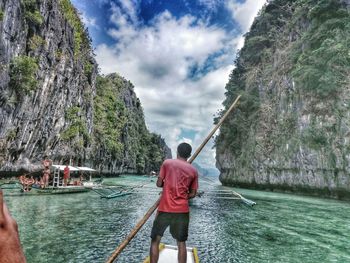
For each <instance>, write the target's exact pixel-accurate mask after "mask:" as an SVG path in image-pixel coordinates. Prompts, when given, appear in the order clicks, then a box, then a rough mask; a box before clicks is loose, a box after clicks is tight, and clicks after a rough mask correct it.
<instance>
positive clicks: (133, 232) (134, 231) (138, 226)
mask: <svg viewBox="0 0 350 263" xmlns="http://www.w3.org/2000/svg"><path fill="white" fill-rule="evenodd" d="M240 97H241V95H238V97H237V98H236V100H235V101H234V102H233V103H232V105H231V107H230V108H229V109H228V110H227V111H226V113H225V114H224V116H222V118H221V119H220V121H219V122H218V124H216V126H215V127H214V129H213V130H212V131H211V132H210V133H209V135H208V136H207V138H205V140H204V141H203V142H202V144H201V145H200V146H199V147H198V149H197V150H196V151H195V153H194V154H193V155H192V157H191V158H190V159H189V160H188V162H189V163H192V162H193V161H194V159H196V157H197V156H198V154H199V153H200V152H201V151H202V149H203V148H204V146H205V145H206V144H207V142H208V141H209V140H210V138H211V137H212V136H213V135H214V133H215V132H216V131H217V129H219V128H220V126H221V124H222V123H223V122H224V120H225V119H226V118H227V116H228V115H229V114H230V112H231V111H232V110H233V109H234V108H235V107H236V104H237V103H238V100H239V99H240ZM239 197H240V198H241V199H242V201H245V198H243V197H242V196H241V195H239ZM160 198H161V197H159V198H158V200H157V201H156V202H155V203H154V205H153V206H152V207H151V208H150V209H148V211H147V213H146V214H145V215H144V216H143V218H142V219H141V220H140V221H139V222H138V223H137V224H136V226H135V227H134V228H133V229H132V230H131V232H130V234H129V235H128V236H127V237H126V238H125V239H124V241H123V242H122V243H121V244H120V245H119V246H118V247H117V248H116V249H115V250H114V252H113V254H112V255H111V256H110V257H109V259H108V260H107V261H106V263H113V262H114V260H115V259H116V258H117V257H118V256H119V254H120V253H121V252H122V251H123V249H124V248H125V247H126V246H127V245H128V244H129V243H130V241H131V240H132V239H133V238H134V236H135V235H136V234H137V232H139V230H140V229H141V227H142V226H143V225H144V224H145V223H146V221H147V220H148V219H149V218H150V217H151V215H152V214H153V212H154V211H155V210H156V209H157V207H158V205H159V202H160ZM246 200H247V199H246ZM249 201H250V200H249ZM251 202H253V201H251Z"/></svg>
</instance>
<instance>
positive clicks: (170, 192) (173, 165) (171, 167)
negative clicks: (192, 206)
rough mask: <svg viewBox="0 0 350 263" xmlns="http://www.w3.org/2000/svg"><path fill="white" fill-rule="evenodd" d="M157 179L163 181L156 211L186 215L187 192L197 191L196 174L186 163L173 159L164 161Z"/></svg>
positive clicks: (194, 169)
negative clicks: (160, 197)
mask: <svg viewBox="0 0 350 263" xmlns="http://www.w3.org/2000/svg"><path fill="white" fill-rule="evenodd" d="M159 177H160V178H162V180H163V181H164V185H163V194H162V199H161V201H160V204H159V207H158V210H159V211H162V212H169V213H187V212H189V207H188V192H189V190H190V189H195V190H197V189H198V173H197V170H196V168H194V167H193V166H192V165H191V164H189V163H188V162H186V161H184V160H181V159H175V160H166V161H164V163H163V165H162V167H161V170H160V173H159Z"/></svg>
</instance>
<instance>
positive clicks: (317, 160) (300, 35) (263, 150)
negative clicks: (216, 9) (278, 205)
mask: <svg viewBox="0 0 350 263" xmlns="http://www.w3.org/2000/svg"><path fill="white" fill-rule="evenodd" d="M349 6H350V1H348V0H346V1H341V0H315V1H311V0H294V1H286V0H274V1H269V2H268V4H267V5H266V6H265V7H264V8H263V10H262V11H261V12H260V14H259V16H258V17H257V18H256V19H255V22H254V23H253V25H252V27H251V29H250V32H249V33H247V35H246V39H245V45H244V47H243V48H242V50H241V51H240V52H239V55H238V57H237V59H236V63H235V64H236V67H235V69H234V70H233V71H232V73H231V75H230V80H229V82H228V83H227V85H226V90H227V92H226V100H225V102H224V105H225V107H226V108H227V107H228V106H229V104H230V103H231V102H232V101H233V99H234V98H235V97H236V96H237V95H238V94H241V95H242V100H241V103H240V106H239V107H238V109H237V110H236V112H235V113H234V114H231V115H230V118H229V120H228V122H226V123H225V124H224V125H223V127H222V128H221V132H220V134H219V136H218V137H217V140H216V147H217V148H216V149H217V167H218V168H219V170H220V171H221V175H220V180H221V182H222V183H223V184H225V185H235V186H242V187H251V188H258V189H270V190H287V191H293V192H302V193H312V194H320V195H324V196H333V197H338V198H349V197H350V174H349V172H350V163H349V161H350V137H349V136H350V128H349V127H350V123H349V116H350V106H349V105H350V97H349V89H350V82H349V80H350V78H349V76H350V54H349V50H350V13H349Z"/></svg>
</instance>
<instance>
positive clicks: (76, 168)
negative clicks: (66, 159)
mask: <svg viewBox="0 0 350 263" xmlns="http://www.w3.org/2000/svg"><path fill="white" fill-rule="evenodd" d="M52 167H55V168H57V169H59V170H60V171H63V170H64V168H65V167H66V165H60V164H53V165H52ZM68 168H69V170H70V171H73V172H74V171H86V172H97V171H96V170H94V169H92V168H89V167H75V166H71V165H68Z"/></svg>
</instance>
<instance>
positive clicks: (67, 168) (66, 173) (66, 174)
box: [63, 164, 70, 186]
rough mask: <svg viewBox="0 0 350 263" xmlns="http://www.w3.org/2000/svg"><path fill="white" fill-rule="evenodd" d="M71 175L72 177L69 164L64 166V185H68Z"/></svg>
mask: <svg viewBox="0 0 350 263" xmlns="http://www.w3.org/2000/svg"><path fill="white" fill-rule="evenodd" d="M69 177H70V170H69V166H68V164H67V165H66V167H64V170H63V185H64V186H67V184H68V180H69Z"/></svg>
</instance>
